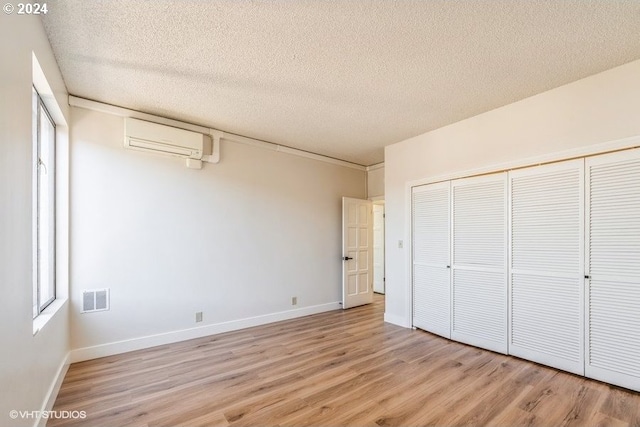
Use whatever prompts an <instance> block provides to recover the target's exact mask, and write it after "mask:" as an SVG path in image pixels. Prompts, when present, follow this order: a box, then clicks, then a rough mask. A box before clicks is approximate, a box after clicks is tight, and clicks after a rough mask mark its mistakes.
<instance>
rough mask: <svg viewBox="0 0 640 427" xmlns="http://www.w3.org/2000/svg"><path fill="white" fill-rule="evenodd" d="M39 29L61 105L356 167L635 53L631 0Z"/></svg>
mask: <svg viewBox="0 0 640 427" xmlns="http://www.w3.org/2000/svg"><path fill="white" fill-rule="evenodd" d="M43 19H44V24H45V28H46V31H47V33H48V36H49V39H50V41H51V45H52V46H53V50H54V53H55V55H56V58H57V60H58V64H59V65H60V69H61V71H62V74H63V76H64V79H65V81H66V84H67V88H68V90H69V92H70V93H71V94H72V95H76V96H79V97H83V98H88V99H93V100H96V101H101V102H104V103H108V104H114V105H118V106H122V107H126V108H131V109H135V110H140V111H144V112H148V113H152V114H157V115H161V116H167V117H171V118H176V119H179V120H183V121H187V122H191V123H196V124H202V125H205V126H207V127H214V128H217V129H220V130H223V131H226V132H232V133H236V134H240V135H244V136H249V137H252V138H257V139H262V140H266V141H269V142H274V143H277V144H281V145H287V146H291V147H295V148H299V149H302V150H307V151H311V152H314V153H319V154H324V155H327V156H331V157H335V158H339V159H343V160H348V161H352V162H355V163H359V164H362V165H371V164H375V163H378V162H381V161H383V154H384V153H383V147H384V146H385V145H388V144H392V143H394V142H398V141H401V140H403V139H406V138H409V137H411V136H415V135H418V134H421V133H423V132H426V131H429V130H432V129H436V128H439V127H442V126H444V125H447V124H450V123H453V122H456V121H459V120H461V119H464V118H467V117H471V116H474V115H476V114H479V113H481V112H484V111H488V110H490V109H493V108H496V107H499V106H502V105H506V104H509V103H511V102H514V101H517V100H519V99H522V98H525V97H528V96H530V95H533V94H536V93H540V92H542V91H545V90H548V89H551V88H554V87H557V86H560V85H563V84H565V83H568V82H571V81H574V80H577V79H580V78H582V77H586V76H589V75H591V74H594V73H597V72H600V71H603V70H606V69H609V68H612V67H614V66H617V65H621V64H624V63H626V62H629V61H632V60H635V59H638V58H640V0H562V1H561V0H482V1H481V0H459V1H454V0H428V1H427V0H425V1H408V0H397V1H392V0H384V1H383V0H342V1H321V0H315V1H295V2H294V1H285V0H281V1H276V0H274V1H248V0H246V1H241V0H220V1H218V0H215V1H197V0H192V1H179V0H173V1H140V0H111V1H87V0H69V1H62V0H61V1H57V2H55V3H53V4H52V5H50V8H49V13H48V14H47V15H46V16H44V17H43ZM639 78H640V76H639Z"/></svg>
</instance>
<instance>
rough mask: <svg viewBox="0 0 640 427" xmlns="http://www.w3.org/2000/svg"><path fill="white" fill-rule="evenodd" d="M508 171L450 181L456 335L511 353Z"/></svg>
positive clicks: (453, 331)
mask: <svg viewBox="0 0 640 427" xmlns="http://www.w3.org/2000/svg"><path fill="white" fill-rule="evenodd" d="M506 190H507V174H506V173H501V174H496V175H489V176H482V177H474V178H468V179H461V180H456V181H453V182H452V183H451V191H452V198H453V203H452V206H453V212H452V213H453V217H452V220H453V222H452V243H453V246H452V257H453V264H452V286H453V289H452V298H453V301H452V306H453V313H452V324H451V326H452V331H451V338H453V339H455V340H457V341H461V342H465V343H467V344H472V345H476V346H478V347H483V348H487V349H489V350H494V351H498V352H501V353H506V352H507V205H506V199H507V197H506V196H507V193H506Z"/></svg>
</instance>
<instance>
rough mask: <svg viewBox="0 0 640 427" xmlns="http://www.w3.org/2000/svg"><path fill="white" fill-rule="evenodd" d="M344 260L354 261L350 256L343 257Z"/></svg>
mask: <svg viewBox="0 0 640 427" xmlns="http://www.w3.org/2000/svg"><path fill="white" fill-rule="evenodd" d="M342 259H343V260H344V261H349V260H350V259H353V258H351V257H350V256H345V257H342Z"/></svg>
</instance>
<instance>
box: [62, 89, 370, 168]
mask: <svg viewBox="0 0 640 427" xmlns="http://www.w3.org/2000/svg"><path fill="white" fill-rule="evenodd" d="M69 105H70V106H72V107H80V108H85V109H87V110H93V111H98V112H101V113H107V114H112V115H115V116H121V117H133V118H136V119H140V120H147V121H150V122H155V123H160V124H164V125H167V126H173V127H177V128H181V129H186V130H190V131H193V132H199V133H202V134H206V135H213V136H219V137H221V138H223V139H224V140H226V141H231V142H238V143H241V144H248V145H252V146H254V147H260V148H266V149H270V150H274V151H278V152H281V153H285V154H292V155H294V156H299V157H304V158H307V159H313V160H318V161H320V162H325V163H330V164H334V165H339V166H344V167H348V168H351V169H356V170H360V171H366V170H367V167H366V166H363V165H359V164H356V163H352V162H347V161H345V160H340V159H334V158H333V157H328V156H323V155H322V154H316V153H312V152H309V151H304V150H299V149H297V148H291V147H287V146H284V145H278V144H275V143H272V142H267V141H261V140H259V139H254V138H249V137H246V136H242V135H235V134H232V133H227V132H223V131H220V130H218V129H214V128H209V127H206V126H201V125H196V124H193V123H187V122H182V121H179V120H174V119H169V118H166V117H161V116H156V115H154V114H148V113H143V112H140V111H136V110H130V109H128V108H123V107H118V106H116V105H110V104H104V103H102V102H98V101H92V100H90V99H85V98H79V97H77V96H73V95H69ZM214 163H215V162H214ZM374 166H377V165H374Z"/></svg>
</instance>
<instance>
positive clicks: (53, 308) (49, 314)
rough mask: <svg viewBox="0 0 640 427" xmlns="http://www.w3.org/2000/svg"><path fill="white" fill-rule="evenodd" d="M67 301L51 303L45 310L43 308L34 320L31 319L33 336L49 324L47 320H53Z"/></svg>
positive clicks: (59, 300) (61, 300) (60, 300)
mask: <svg viewBox="0 0 640 427" xmlns="http://www.w3.org/2000/svg"><path fill="white" fill-rule="evenodd" d="M66 302H67V299H66V298H65V299H56V300H55V301H53V302H52V303H51V304H49V306H48V307H47V308H45V309H44V310H43V311H42V313H40V314H39V315H38V317H36V318H35V319H33V336H36V334H37V333H38V332H40V330H41V329H42V328H44V326H45V325H46V324H47V323H49V320H51V319H53V316H55V315H56V313H57V312H58V311H60V309H61V308H62V307H63V306H64V305H65V303H66Z"/></svg>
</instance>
